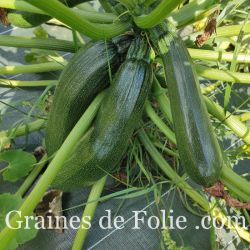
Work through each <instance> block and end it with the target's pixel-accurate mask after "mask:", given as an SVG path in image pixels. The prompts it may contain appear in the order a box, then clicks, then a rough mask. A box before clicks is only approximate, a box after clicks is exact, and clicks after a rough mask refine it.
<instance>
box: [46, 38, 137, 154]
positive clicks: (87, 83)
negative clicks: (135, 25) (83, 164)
mask: <svg viewBox="0 0 250 250" xmlns="http://www.w3.org/2000/svg"><path fill="white" fill-rule="evenodd" d="M131 39H132V37H131V36H127V35H122V36H119V37H116V38H113V39H112V40H111V41H106V42H105V41H98V42H95V43H94V44H92V43H89V44H88V45H86V47H84V48H82V49H80V50H79V51H78V52H77V53H76V54H75V56H74V57H73V58H72V59H71V61H70V62H69V63H68V65H67V66H66V67H65V69H64V70H63V72H62V74H61V76H60V79H59V83H58V85H57V87H56V90H55V94H54V98H53V104H52V108H51V111H50V114H49V117H48V122H47V128H46V134H45V144H46V149H47V153H48V155H49V156H51V155H52V154H54V153H55V152H56V151H57V150H58V149H59V148H60V146H61V144H62V143H63V141H64V140H65V138H66V137H67V135H68V134H69V132H70V131H71V130H72V128H73V127H74V125H75V124H76V122H77V121H78V120H79V118H80V117H81V116H82V114H83V113H84V111H85V110H86V109H87V107H88V106H89V104H90V103H91V101H92V100H93V99H94V97H95V96H96V95H97V94H98V93H99V92H100V91H101V90H102V89H104V88H105V87H107V86H108V84H109V73H111V72H112V71H115V70H116V69H117V68H118V66H119V65H120V61H121V60H122V57H123V54H124V53H125V52H126V51H127V49H128V47H129V45H130V43H131ZM110 71H111V72H110Z"/></svg>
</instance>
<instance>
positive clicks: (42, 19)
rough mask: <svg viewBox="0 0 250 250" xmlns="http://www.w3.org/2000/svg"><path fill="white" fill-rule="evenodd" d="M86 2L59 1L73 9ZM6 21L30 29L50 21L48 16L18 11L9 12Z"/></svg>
mask: <svg viewBox="0 0 250 250" xmlns="http://www.w3.org/2000/svg"><path fill="white" fill-rule="evenodd" d="M87 1H88V0H60V2H62V3H64V4H65V5H66V6H68V7H74V6H76V5H78V4H80V3H84V2H87ZM7 18H8V21H9V22H10V23H11V24H12V25H14V26H16V27H19V28H32V27H36V26H39V25H41V24H43V23H46V22H47V21H49V20H50V19H51V17H50V16H47V15H42V14H37V13H30V12H26V11H20V10H9V11H8V15H7Z"/></svg>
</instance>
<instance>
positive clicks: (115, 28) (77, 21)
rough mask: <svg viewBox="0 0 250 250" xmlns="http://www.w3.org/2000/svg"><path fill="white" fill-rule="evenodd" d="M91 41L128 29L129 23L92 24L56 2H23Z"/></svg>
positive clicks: (31, 0) (29, 0)
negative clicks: (89, 38)
mask: <svg viewBox="0 0 250 250" xmlns="http://www.w3.org/2000/svg"><path fill="white" fill-rule="evenodd" d="M25 1H26V2H28V3H30V4H32V5H34V6H35V7H37V8H39V9H41V10H43V11H44V12H46V13H47V14H48V15H50V16H52V17H55V18H57V19H58V20H59V21H61V22H63V23H65V24H66V25H68V26H70V27H71V28H72V29H75V30H76V31H79V32H81V33H83V34H85V35H87V36H89V37H91V38H92V39H97V40H98V39H108V38H111V37H114V36H116V35H119V34H121V33H123V32H125V31H127V30H129V29H130V24H129V23H121V22H117V23H113V24H93V23H91V22H89V21H88V20H87V19H86V18H83V17H82V16H80V15H79V14H77V13H75V12H74V11H72V10H71V9H69V8H67V7H66V6H65V5H63V4H62V3H60V2H59V1H57V0H50V1H48V0H39V1H37V0H25Z"/></svg>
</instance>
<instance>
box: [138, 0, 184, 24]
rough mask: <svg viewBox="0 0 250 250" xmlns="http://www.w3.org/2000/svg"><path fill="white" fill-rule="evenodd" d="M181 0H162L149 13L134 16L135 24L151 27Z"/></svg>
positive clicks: (168, 13)
mask: <svg viewBox="0 0 250 250" xmlns="http://www.w3.org/2000/svg"><path fill="white" fill-rule="evenodd" d="M182 2H184V1H183V0H168V1H166V0H162V1H161V3H160V4H159V5H158V6H157V7H156V8H155V9H154V10H153V11H152V12H151V13H149V14H147V15H142V16H138V17H134V21H135V23H136V25H137V26H138V27H140V28H143V29H148V28H152V27H154V26H155V25H157V24H159V23H161V22H162V21H163V20H164V19H165V18H166V17H168V16H169V15H170V14H171V12H172V11H173V10H174V9H175V8H176V7H177V6H178V5H179V4H181V3H182Z"/></svg>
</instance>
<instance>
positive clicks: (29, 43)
mask: <svg viewBox="0 0 250 250" xmlns="http://www.w3.org/2000/svg"><path fill="white" fill-rule="evenodd" d="M0 46H7V47H16V48H34V49H46V50H54V51H65V52H72V53H74V52H75V46H74V43H72V42H70V41H66V40H59V39H54V38H53V39H52V38H48V39H42V38H31V37H19V36H9V35H0ZM80 46H81V45H80V44H79V47H80Z"/></svg>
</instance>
